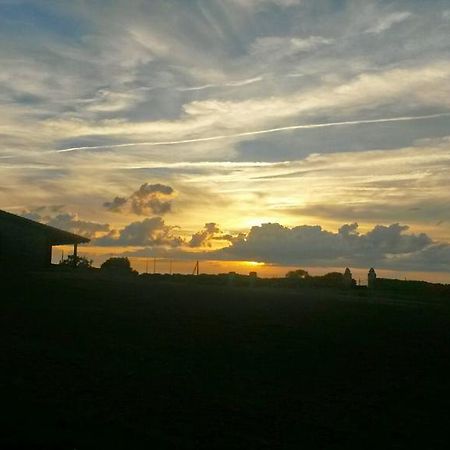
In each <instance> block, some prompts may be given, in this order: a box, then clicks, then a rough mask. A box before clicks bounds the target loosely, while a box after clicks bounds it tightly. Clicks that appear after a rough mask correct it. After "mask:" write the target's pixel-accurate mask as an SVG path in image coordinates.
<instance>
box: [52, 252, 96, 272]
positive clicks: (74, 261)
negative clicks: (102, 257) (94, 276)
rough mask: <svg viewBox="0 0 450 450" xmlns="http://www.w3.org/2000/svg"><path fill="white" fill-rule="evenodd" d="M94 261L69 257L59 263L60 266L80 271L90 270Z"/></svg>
mask: <svg viewBox="0 0 450 450" xmlns="http://www.w3.org/2000/svg"><path fill="white" fill-rule="evenodd" d="M92 263H93V261H92V259H88V258H85V257H84V256H75V255H69V256H68V257H67V258H66V259H64V260H63V261H61V262H60V263H59V265H60V266H70V267H77V268H79V269H89V268H90V267H92Z"/></svg>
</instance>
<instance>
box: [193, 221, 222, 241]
mask: <svg viewBox="0 0 450 450" xmlns="http://www.w3.org/2000/svg"><path fill="white" fill-rule="evenodd" d="M217 233H220V229H219V227H218V226H217V224H216V223H214V222H211V223H206V224H205V227H204V228H203V230H201V231H199V232H198V233H195V234H193V235H192V238H191V240H190V241H189V246H190V247H211V240H212V239H214V238H215V236H216V234H217Z"/></svg>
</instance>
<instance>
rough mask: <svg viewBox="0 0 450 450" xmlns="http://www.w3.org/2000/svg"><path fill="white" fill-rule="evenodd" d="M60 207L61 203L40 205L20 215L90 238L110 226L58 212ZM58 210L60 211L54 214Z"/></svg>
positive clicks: (102, 232)
mask: <svg viewBox="0 0 450 450" xmlns="http://www.w3.org/2000/svg"><path fill="white" fill-rule="evenodd" d="M62 208H63V205H54V206H41V207H38V208H36V209H34V210H32V211H25V212H23V213H22V216H23V217H26V218H27V219H31V220H35V221H36V222H40V223H44V224H46V225H50V226H52V227H55V228H59V229H61V230H65V231H69V232H70V233H75V234H80V235H82V236H86V237H88V238H90V239H93V238H95V237H96V236H98V235H99V234H104V233H108V232H109V231H110V227H109V225H108V224H106V223H97V222H90V221H87V220H81V219H79V217H78V215H77V214H74V213H70V212H60V211H61V209H62ZM58 212H60V213H59V214H56V215H55V213H58Z"/></svg>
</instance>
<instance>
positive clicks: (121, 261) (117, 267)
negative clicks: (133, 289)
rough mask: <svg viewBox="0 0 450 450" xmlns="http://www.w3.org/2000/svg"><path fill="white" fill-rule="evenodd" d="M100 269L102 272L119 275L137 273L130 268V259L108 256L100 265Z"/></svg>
mask: <svg viewBox="0 0 450 450" xmlns="http://www.w3.org/2000/svg"><path fill="white" fill-rule="evenodd" d="M100 269H101V270H102V271H104V272H109V273H115V274H120V275H132V274H137V272H136V271H135V270H133V269H132V268H131V264H130V260H129V259H128V258H109V259H107V260H106V261H105V262H104V263H103V264H102V265H101V266H100Z"/></svg>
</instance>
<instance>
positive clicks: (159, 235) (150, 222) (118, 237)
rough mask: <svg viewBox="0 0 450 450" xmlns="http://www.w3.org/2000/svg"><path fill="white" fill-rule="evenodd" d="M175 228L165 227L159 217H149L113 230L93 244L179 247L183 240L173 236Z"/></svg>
mask: <svg viewBox="0 0 450 450" xmlns="http://www.w3.org/2000/svg"><path fill="white" fill-rule="evenodd" d="M175 228H176V227H173V226H170V225H166V224H165V223H164V220H163V219H162V218H161V217H151V218H149V219H144V220H143V221H141V222H133V223H130V224H129V225H127V226H126V227H124V228H122V229H121V230H119V231H117V230H113V231H112V232H111V233H110V234H109V235H107V236H104V237H101V238H99V239H97V240H96V241H95V242H94V244H95V245H98V246H106V247H110V246H117V247H129V246H131V247H132V246H135V247H179V246H181V245H182V244H183V240H182V239H181V238H180V237H178V236H174V235H173V233H172V232H173V230H174V229H175Z"/></svg>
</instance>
